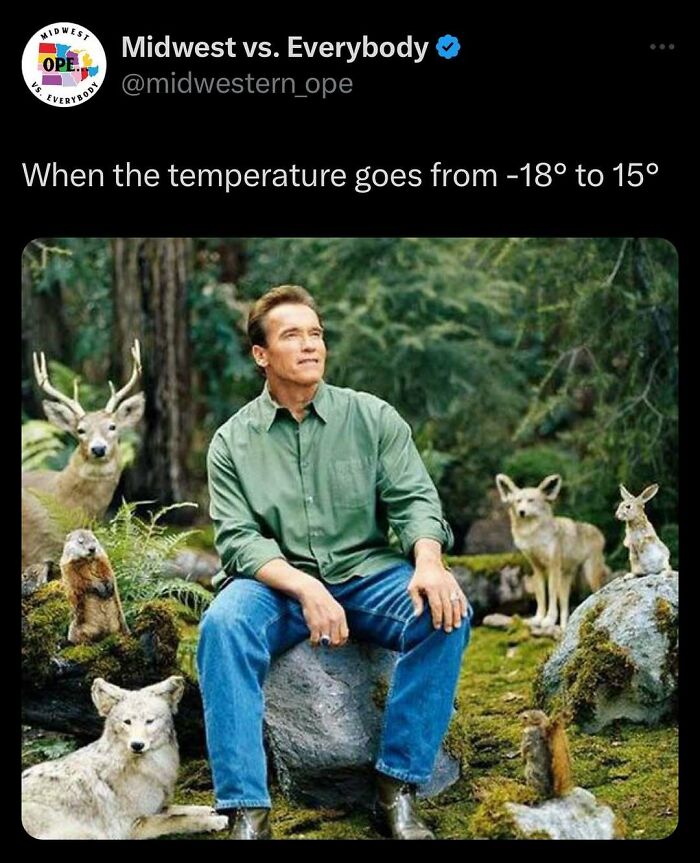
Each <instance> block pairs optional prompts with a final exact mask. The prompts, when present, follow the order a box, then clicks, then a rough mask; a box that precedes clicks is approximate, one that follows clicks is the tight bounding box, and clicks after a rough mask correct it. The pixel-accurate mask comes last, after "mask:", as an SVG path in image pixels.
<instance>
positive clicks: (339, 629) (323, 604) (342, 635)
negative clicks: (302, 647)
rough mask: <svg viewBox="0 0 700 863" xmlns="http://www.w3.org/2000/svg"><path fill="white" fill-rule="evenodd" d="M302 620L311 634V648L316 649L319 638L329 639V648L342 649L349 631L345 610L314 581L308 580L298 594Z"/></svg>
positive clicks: (319, 583) (318, 582)
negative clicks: (326, 637) (302, 615)
mask: <svg viewBox="0 0 700 863" xmlns="http://www.w3.org/2000/svg"><path fill="white" fill-rule="evenodd" d="M298 599H299V602H300V603H301V609H302V612H303V614H304V620H305V621H306V625H307V626H308V627H309V632H310V633H311V646H312V647H318V645H319V642H320V640H321V636H323V635H327V636H328V637H329V638H330V646H331V647H342V646H343V644H345V642H346V641H347V640H348V636H349V635H350V631H349V629H348V622H347V620H346V618H345V609H344V608H343V606H342V605H341V604H340V603H339V602H336V600H335V599H333V597H332V596H331V594H330V593H329V591H328V590H326V588H325V587H324V586H323V584H321V582H320V581H317V580H316V579H312V580H310V581H309V582H308V583H307V584H306V585H305V586H304V588H303V590H302V591H301V592H300V593H299V594H298Z"/></svg>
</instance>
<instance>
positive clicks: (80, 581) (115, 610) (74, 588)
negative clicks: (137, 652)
mask: <svg viewBox="0 0 700 863" xmlns="http://www.w3.org/2000/svg"><path fill="white" fill-rule="evenodd" d="M61 576H62V581H63V586H64V589H65V591H66V595H67V596H68V601H69V603H70V605H71V607H72V609H73V617H72V619H71V622H70V627H69V629H68V641H69V642H70V643H71V644H84V643H85V642H91V641H99V640H100V639H102V638H105V636H107V635H112V634H114V633H121V634H122V635H129V629H128V627H127V625H126V620H125V618H124V612H123V610H122V604H121V601H120V600H119V592H118V591H117V581H116V579H115V577H114V572H113V571H112V566H111V564H110V562H109V558H108V557H107V555H106V553H105V550H104V549H103V548H102V546H101V545H100V543H99V540H98V539H97V537H96V536H95V534H94V533H92V531H90V530H74V531H73V532H72V533H69V534H68V536H67V537H66V542H65V545H64V546H63V554H62V556H61Z"/></svg>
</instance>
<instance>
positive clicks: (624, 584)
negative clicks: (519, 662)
mask: <svg viewBox="0 0 700 863" xmlns="http://www.w3.org/2000/svg"><path fill="white" fill-rule="evenodd" d="M677 686H678V576H677V575H665V574H659V575H647V576H642V577H639V578H633V577H630V576H625V577H624V578H618V579H615V580H614V581H612V582H610V584H608V585H606V586H605V587H603V588H602V589H601V590H599V591H598V592H597V593H595V594H593V595H592V596H590V597H589V598H588V599H587V600H586V601H585V602H584V603H583V604H582V605H580V606H579V607H578V608H577V609H576V611H575V612H574V613H573V615H572V616H571V618H570V620H569V624H568V626H567V628H566V630H565V632H564V637H563V638H562V640H561V642H560V643H559V645H558V646H557V648H556V650H555V651H554V653H553V654H552V656H551V657H550V658H549V660H548V661H547V662H546V663H545V665H544V666H543V668H542V669H541V671H540V674H539V678H538V680H537V683H536V691H537V695H538V700H539V702H540V704H541V705H542V706H544V707H550V706H552V705H553V704H554V705H556V704H557V703H558V704H559V705H567V706H568V707H569V708H571V709H572V711H573V714H574V718H575V719H576V721H577V722H578V723H579V724H580V725H581V726H582V727H583V728H584V729H585V730H586V731H591V732H596V731H599V730H600V729H601V728H604V727H605V726H606V725H608V724H609V723H611V722H612V721H613V720H615V719H629V720H631V721H633V722H640V723H645V724H649V725H654V724H657V723H658V722H660V721H661V720H662V719H664V718H666V717H668V716H669V715H671V714H672V713H673V712H674V709H675V705H676V693H677Z"/></svg>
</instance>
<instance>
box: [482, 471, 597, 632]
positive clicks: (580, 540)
mask: <svg viewBox="0 0 700 863" xmlns="http://www.w3.org/2000/svg"><path fill="white" fill-rule="evenodd" d="M496 486H497V487H498V491H499V493H500V495H501V500H503V502H504V503H507V504H508V515H509V516H510V526H511V530H512V531H513V541H514V542H515V544H516V546H517V547H518V548H519V549H520V551H522V553H523V554H524V555H525V557H526V558H527V559H528V560H529V561H530V563H531V564H532V573H533V576H532V584H533V587H534V591H535V598H536V599H537V611H536V612H535V616H534V617H533V618H531V620H530V621H529V622H530V623H531V624H532V625H533V626H539V625H544V626H553V625H554V624H555V623H556V622H557V603H558V605H559V608H558V613H559V617H560V621H559V622H560V626H561V628H562V629H564V627H565V626H566V623H567V621H568V619H569V592H570V591H571V585H572V584H573V582H574V579H575V577H576V574H577V572H578V571H579V569H581V570H583V575H584V576H585V579H586V581H587V582H588V584H589V586H590V588H591V590H593V591H596V590H598V588H599V587H600V586H601V584H602V581H603V577H604V576H606V575H607V574H609V570H608V568H607V566H606V565H605V559H604V557H603V548H604V546H605V537H604V536H603V534H602V533H601V532H600V531H599V530H598V528H597V527H595V526H594V525H592V524H586V523H585V522H581V521H574V520H573V519H570V518H561V517H555V516H554V515H553V513H552V507H551V501H553V500H556V498H557V496H558V494H559V490H560V488H561V477H560V476H559V474H552V475H551V476H548V477H545V479H543V480H542V482H541V483H540V484H539V485H538V486H536V487H532V488H518V486H517V485H516V484H515V483H514V482H513V480H512V479H511V478H510V477H508V476H506V475H505V474H504V473H499V474H498V476H497V477H496ZM547 592H548V593H549V597H548V600H549V601H548V602H547Z"/></svg>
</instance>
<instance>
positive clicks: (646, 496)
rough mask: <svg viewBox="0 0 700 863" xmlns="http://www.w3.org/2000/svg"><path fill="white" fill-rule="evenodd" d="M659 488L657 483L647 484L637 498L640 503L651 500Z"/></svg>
mask: <svg viewBox="0 0 700 863" xmlns="http://www.w3.org/2000/svg"><path fill="white" fill-rule="evenodd" d="M658 490H659V486H658V484H657V483H653V485H648V486H647V487H646V488H645V489H644V491H643V492H642V493H641V494H640V495H639V499H640V500H641V502H642V503H646V502H647V501H648V500H651V499H652V497H654V495H655V494H656V492H657V491H658Z"/></svg>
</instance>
